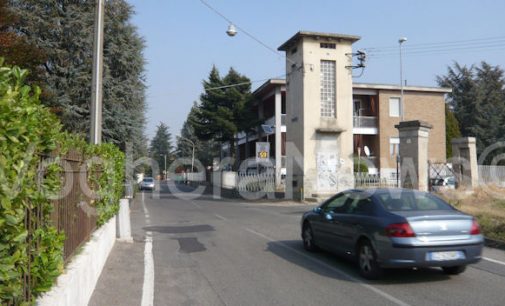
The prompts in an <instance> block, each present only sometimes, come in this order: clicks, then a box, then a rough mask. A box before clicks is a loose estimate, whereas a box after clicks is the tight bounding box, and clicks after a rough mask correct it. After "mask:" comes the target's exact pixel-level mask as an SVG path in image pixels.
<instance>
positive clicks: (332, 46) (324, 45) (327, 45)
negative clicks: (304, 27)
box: [319, 43, 337, 49]
mask: <svg viewBox="0 0 505 306" xmlns="http://www.w3.org/2000/svg"><path fill="white" fill-rule="evenodd" d="M319 46H320V47H321V48H323V49H336V48H337V44H334V43H320V44H319Z"/></svg>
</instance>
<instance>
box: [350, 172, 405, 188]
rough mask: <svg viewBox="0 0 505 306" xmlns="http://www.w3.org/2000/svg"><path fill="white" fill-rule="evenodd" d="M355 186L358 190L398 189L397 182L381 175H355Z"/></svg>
mask: <svg viewBox="0 0 505 306" xmlns="http://www.w3.org/2000/svg"><path fill="white" fill-rule="evenodd" d="M354 186H355V187H356V188H364V189H367V188H396V187H397V186H398V185H397V181H396V180H392V179H389V178H385V177H382V178H381V177H380V175H358V174H355V175H354Z"/></svg>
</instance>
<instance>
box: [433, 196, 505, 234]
mask: <svg viewBox="0 0 505 306" xmlns="http://www.w3.org/2000/svg"><path fill="white" fill-rule="evenodd" d="M437 195H438V196H440V197H441V198H443V199H444V200H446V201H447V202H449V203H450V204H452V205H453V206H454V207H456V208H457V209H458V210H461V211H462V212H465V213H467V214H470V215H473V216H474V217H475V218H476V219H477V221H478V222H479V225H480V227H481V230H482V233H483V234H484V236H486V238H490V239H494V240H500V241H503V242H505V189H503V188H498V187H494V186H487V187H485V188H478V189H476V190H475V191H474V192H473V193H471V194H468V193H464V192H459V191H455V190H450V191H446V192H444V193H439V194H437Z"/></svg>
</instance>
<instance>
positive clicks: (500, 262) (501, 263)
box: [482, 257, 505, 266]
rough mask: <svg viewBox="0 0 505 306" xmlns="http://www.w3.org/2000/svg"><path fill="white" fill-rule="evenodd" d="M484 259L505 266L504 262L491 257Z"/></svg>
mask: <svg viewBox="0 0 505 306" xmlns="http://www.w3.org/2000/svg"><path fill="white" fill-rule="evenodd" d="M482 259H484V260H487V261H490V262H493V263H495V264H499V265H504V266H505V262H503V261H499V260H496V259H492V258H489V257H482Z"/></svg>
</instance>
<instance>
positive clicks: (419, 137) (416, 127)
mask: <svg viewBox="0 0 505 306" xmlns="http://www.w3.org/2000/svg"><path fill="white" fill-rule="evenodd" d="M432 127H433V126H432V125H431V124H429V123H427V122H424V121H419V120H413V121H403V122H400V124H398V125H395V128H397V129H398V131H399V137H400V182H401V187H402V188H412V189H417V190H421V191H428V178H429V173H428V171H429V169H428V139H429V134H430V130H431V128H432Z"/></svg>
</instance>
